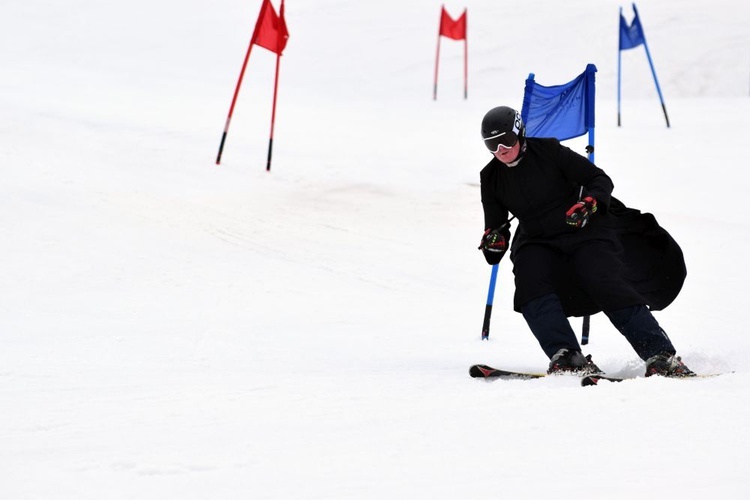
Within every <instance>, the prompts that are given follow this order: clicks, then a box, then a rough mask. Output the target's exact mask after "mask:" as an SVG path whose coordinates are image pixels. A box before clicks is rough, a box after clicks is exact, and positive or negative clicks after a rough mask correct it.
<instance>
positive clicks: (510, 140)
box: [479, 106, 695, 377]
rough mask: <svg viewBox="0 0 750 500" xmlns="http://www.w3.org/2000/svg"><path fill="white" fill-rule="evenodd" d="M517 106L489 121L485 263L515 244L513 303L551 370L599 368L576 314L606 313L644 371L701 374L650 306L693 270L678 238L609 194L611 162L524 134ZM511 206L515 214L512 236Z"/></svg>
mask: <svg viewBox="0 0 750 500" xmlns="http://www.w3.org/2000/svg"><path fill="white" fill-rule="evenodd" d="M525 132H526V129H525V126H524V123H523V120H522V119H521V115H520V113H518V112H517V111H516V110H515V109H513V108H510V107H507V106H499V107H495V108H493V109H491V110H489V111H488V112H487V114H486V115H485V116H484V118H483V119H482V139H483V140H484V144H485V146H486V147H487V148H488V149H489V151H490V152H491V153H492V154H493V158H492V160H491V161H490V162H489V163H488V164H487V165H486V166H485V167H484V168H483V169H482V171H481V172H480V181H481V183H480V186H481V197H482V198H481V201H482V207H483V210H484V227H485V231H484V234H483V235H482V239H481V244H480V246H479V248H480V249H481V250H482V252H483V254H484V256H485V259H486V260H487V263H488V264H491V265H494V264H497V263H499V262H500V260H501V259H502V258H503V256H504V255H505V253H506V252H507V251H508V250H510V259H511V261H512V263H513V274H514V276H515V288H516V290H515V295H514V304H513V308H514V310H515V311H517V312H520V313H521V314H522V315H523V317H524V319H525V320H526V323H527V324H528V326H529V329H530V330H531V332H532V333H533V334H534V336H535V337H536V339H537V341H538V342H539V344H540V346H541V348H542V350H543V351H544V353H545V354H546V355H547V356H548V357H549V358H550V363H549V368H548V371H547V373H550V374H552V373H561V372H563V373H564V372H574V373H578V374H582V375H587V374H592V373H601V370H599V368H598V367H597V366H596V365H595V364H594V363H593V361H592V360H591V356H590V355H588V356H584V355H583V353H582V352H581V347H580V345H579V343H578V340H577V338H576V335H575V333H574V331H573V329H572V327H571V325H570V322H569V321H568V317H569V316H586V315H591V314H595V313H597V312H600V311H602V312H604V314H605V315H606V316H607V317H608V318H609V320H610V321H611V323H612V324H613V325H614V326H615V328H617V330H619V331H620V333H622V335H624V336H625V338H626V339H627V341H628V342H629V343H630V345H631V346H632V347H633V349H634V350H635V352H636V353H637V354H638V356H639V357H640V358H641V359H643V360H644V361H645V363H646V376H647V377H648V376H651V375H662V376H668V377H685V376H694V375H695V374H694V373H693V372H692V371H691V370H690V369H689V368H688V367H687V366H686V365H685V363H683V362H682V360H681V358H680V357H679V356H677V355H676V350H675V347H674V345H673V344H672V342H671V340H670V339H669V337H668V336H667V334H666V332H665V331H664V330H663V329H662V328H661V326H659V323H658V322H657V321H656V319H655V318H654V316H653V315H652V313H651V311H652V310H661V309H663V308H665V307H666V306H668V305H669V304H670V303H671V302H672V301H673V300H674V299H675V298H676V297H677V295H678V294H679V292H680V289H681V288H682V284H683V282H684V280H685V276H686V274H687V271H686V268H685V261H684V257H683V255H682V251H681V249H680V247H679V245H678V244H677V243H676V242H675V241H674V239H672V237H671V236H670V235H669V234H668V233H667V231H665V230H664V229H663V228H662V227H661V226H659V224H658V223H657V222H656V219H655V218H654V217H653V215H651V214H647V213H641V212H640V211H638V210H635V209H632V208H628V207H626V206H625V205H624V204H623V203H622V202H620V201H619V200H618V199H616V198H614V197H613V196H612V190H613V188H614V184H613V183H612V180H611V179H610V177H609V176H608V175H607V174H606V173H605V172H604V170H602V169H600V168H598V167H597V166H595V165H594V164H593V163H591V162H590V161H589V160H588V159H586V158H585V157H583V156H581V155H579V154H577V153H575V152H573V151H572V150H570V149H569V148H567V147H565V146H563V145H562V144H560V142H559V141H558V140H557V139H554V138H534V137H526V133H525ZM509 213H512V214H513V215H514V217H515V218H517V219H518V227H517V230H516V232H515V235H514V237H513V240H512V244H511V237H510V227H509V226H510V221H509V220H508V215H509Z"/></svg>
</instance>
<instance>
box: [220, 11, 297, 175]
mask: <svg viewBox="0 0 750 500" xmlns="http://www.w3.org/2000/svg"><path fill="white" fill-rule="evenodd" d="M279 12H280V15H277V14H276V10H275V9H274V8H273V5H272V4H271V0H263V5H261V7H260V14H259V15H258V21H257V22H256V23H255V30H253V36H252V38H250V44H249V45H248V47H247V53H246V54H245V60H244V61H243V62H242V69H241V70H240V77H239V78H238V79H237V86H236V87H235V88H234V96H232V104H231V105H230V106H229V114H228V115H227V121H226V122H225V123H224V132H223V134H222V135H221V143H220V144H219V153H218V154H217V155H216V164H217V165H219V164H220V163H221V154H222V152H223V151H224V143H225V142H226V140H227V133H228V132H229V124H230V122H231V121H232V115H233V114H234V106H235V104H237V96H238V95H239V93H240V86H242V78H243V77H244V76H245V68H247V61H248V60H249V59H250V52H251V51H252V49H253V45H260V46H261V47H263V48H264V49H268V50H270V51H271V52H273V53H274V54H276V77H275V80H274V84H273V108H272V111H271V138H270V141H269V145H268V163H267V166H266V170H270V169H271V149H272V147H273V127H274V123H275V121H276V93H277V90H278V84H279V60H280V59H281V53H282V52H283V51H284V48H285V47H286V42H287V39H288V38H289V31H287V29H286V21H285V20H284V0H281V8H280V9H279Z"/></svg>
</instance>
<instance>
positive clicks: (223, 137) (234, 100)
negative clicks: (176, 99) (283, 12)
mask: <svg viewBox="0 0 750 500" xmlns="http://www.w3.org/2000/svg"><path fill="white" fill-rule="evenodd" d="M253 43H255V33H253V36H252V38H251V39H250V45H249V46H248V48H247V54H245V60H244V61H243V62H242V69H241V70H240V77H239V79H238V80H237V86H236V87H235V89H234V96H232V104H231V105H230V106H229V114H228V115H227V121H226V122H225V123H224V133H223V134H221V143H220V144H219V153H218V154H217V155H216V164H217V165H219V164H220V163H221V153H222V151H224V142H225V141H226V140H227V132H229V123H230V122H231V121H232V114H234V105H235V104H236V103H237V96H238V95H239V93H240V87H241V86H242V78H243V77H244V76H245V68H247V61H248V59H250V51H251V50H252V49H253Z"/></svg>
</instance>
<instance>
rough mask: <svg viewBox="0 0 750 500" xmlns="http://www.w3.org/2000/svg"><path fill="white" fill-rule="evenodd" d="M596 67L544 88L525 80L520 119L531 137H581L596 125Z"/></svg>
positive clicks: (590, 65) (532, 76) (528, 79)
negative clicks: (559, 83)
mask: <svg viewBox="0 0 750 500" xmlns="http://www.w3.org/2000/svg"><path fill="white" fill-rule="evenodd" d="M594 73H596V66H594V65H593V64H589V65H587V66H586V71H584V72H583V73H581V75H579V76H578V77H577V78H576V79H575V80H573V81H572V82H569V83H566V84H563V85H555V86H553V87H544V86H542V85H539V84H538V83H536V82H534V74H533V73H532V74H531V75H529V78H527V79H526V88H525V89H524V93H523V108H522V109H521V118H522V119H523V122H524V124H526V135H527V136H529V137H555V138H557V139H558V140H560V141H564V140H567V139H572V138H573V137H578V136H579V135H583V134H585V133H586V132H589V129H593V127H594V80H595V75H594Z"/></svg>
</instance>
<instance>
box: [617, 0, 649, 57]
mask: <svg viewBox="0 0 750 500" xmlns="http://www.w3.org/2000/svg"><path fill="white" fill-rule="evenodd" d="M633 12H635V17H634V18H633V22H632V23H631V24H630V26H628V23H627V21H625V17H623V15H622V11H621V12H620V50H628V49H632V48H635V47H638V46H639V45H642V44H644V43H645V42H646V38H645V37H644V36H643V26H641V20H640V19H638V11H637V10H636V9H635V4H633Z"/></svg>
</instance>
